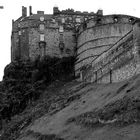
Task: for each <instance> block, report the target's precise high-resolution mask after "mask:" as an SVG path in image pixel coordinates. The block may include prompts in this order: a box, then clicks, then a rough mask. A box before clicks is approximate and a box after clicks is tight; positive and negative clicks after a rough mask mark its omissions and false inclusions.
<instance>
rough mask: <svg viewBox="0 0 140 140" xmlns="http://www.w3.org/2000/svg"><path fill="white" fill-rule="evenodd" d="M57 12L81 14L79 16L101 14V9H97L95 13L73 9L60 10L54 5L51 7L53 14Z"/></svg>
mask: <svg viewBox="0 0 140 140" xmlns="http://www.w3.org/2000/svg"><path fill="white" fill-rule="evenodd" d="M58 14H62V15H81V16H94V15H103V10H100V9H99V10H98V11H97V13H94V12H90V13H89V12H87V11H84V12H81V11H74V9H70V8H68V9H66V10H62V11H60V10H59V8H58V7H54V8H53V15H58Z"/></svg>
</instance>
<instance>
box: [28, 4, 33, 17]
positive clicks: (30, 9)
mask: <svg viewBox="0 0 140 140" xmlns="http://www.w3.org/2000/svg"><path fill="white" fill-rule="evenodd" d="M32 14H33V13H32V6H29V15H30V16H31V15H32Z"/></svg>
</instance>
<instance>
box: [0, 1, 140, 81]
mask: <svg viewBox="0 0 140 140" xmlns="http://www.w3.org/2000/svg"><path fill="white" fill-rule="evenodd" d="M1 5H2V6H4V9H0V80H1V79H2V76H3V70H4V67H5V66H6V65H7V64H8V63H10V60H11V58H10V57H11V55H10V53H11V52H10V51H11V27H12V19H14V20H16V19H17V18H18V17H20V16H21V6H27V7H29V6H30V5H31V6H32V9H33V13H36V12H37V10H38V11H39V10H42V11H45V13H46V14H47V13H48V14H51V13H52V12H53V11H52V10H53V7H54V6H58V7H59V9H60V10H65V9H67V8H73V9H74V10H76V11H89V12H92V11H93V12H96V11H97V10H98V9H102V10H103V12H104V14H105V15H107V14H127V15H132V16H136V17H140V1H139V0H131V1H130V0H116V1H115V0H85V1H84V0H0V6H1ZM28 13H29V8H28Z"/></svg>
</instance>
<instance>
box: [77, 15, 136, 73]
mask: <svg viewBox="0 0 140 140" xmlns="http://www.w3.org/2000/svg"><path fill="white" fill-rule="evenodd" d="M136 19H137V18H135V17H132V16H126V15H108V16H100V17H96V18H93V19H90V20H87V21H86V22H85V23H83V24H82V25H81V26H80V28H79V33H78V40H77V62H76V65H75V71H76V75H77V74H78V73H79V71H80V69H81V68H82V67H83V66H85V65H87V64H90V63H91V62H92V61H93V60H94V59H95V58H97V57H98V56H99V55H100V54H102V53H103V52H104V51H106V50H108V49H109V48H110V47H111V46H112V45H113V44H115V42H117V41H118V40H120V39H121V38H122V37H123V36H124V35H125V34H127V33H128V32H129V31H130V30H132V27H133V26H132V24H133V22H134V21H135V20H136ZM87 59H88V60H87Z"/></svg>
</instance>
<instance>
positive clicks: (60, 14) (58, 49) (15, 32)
mask: <svg viewBox="0 0 140 140" xmlns="http://www.w3.org/2000/svg"><path fill="white" fill-rule="evenodd" d="M29 9H30V10H29V16H27V8H26V7H24V6H23V7H22V16H21V17H20V18H18V19H17V20H16V21H13V25H12V39H11V40H12V51H11V56H12V61H14V60H15V59H19V58H20V59H23V60H28V59H30V60H35V59H36V58H38V56H39V57H43V56H45V55H49V56H52V57H53V56H55V57H68V56H73V55H74V54H75V50H76V46H77V29H78V27H79V25H81V24H82V23H84V21H85V20H87V19H89V18H93V17H95V16H100V15H102V11H101V10H98V12H97V13H96V14H95V13H88V12H83V13H82V12H79V11H74V10H73V9H67V10H62V11H60V10H59V9H58V7H54V8H53V14H45V13H44V11H37V14H33V13H32V7H31V6H30V8H29Z"/></svg>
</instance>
